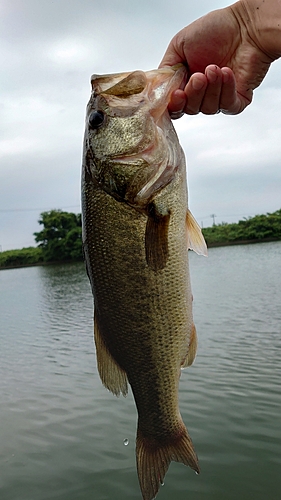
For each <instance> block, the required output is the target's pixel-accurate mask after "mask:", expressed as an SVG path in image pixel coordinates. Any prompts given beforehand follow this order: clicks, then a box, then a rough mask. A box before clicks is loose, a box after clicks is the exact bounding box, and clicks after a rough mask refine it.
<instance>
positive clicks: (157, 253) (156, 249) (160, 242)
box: [145, 203, 170, 272]
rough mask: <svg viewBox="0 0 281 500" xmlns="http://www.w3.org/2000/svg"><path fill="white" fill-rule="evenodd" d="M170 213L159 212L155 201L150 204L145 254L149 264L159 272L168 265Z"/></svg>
mask: <svg viewBox="0 0 281 500" xmlns="http://www.w3.org/2000/svg"><path fill="white" fill-rule="evenodd" d="M169 221H170V214H169V213H168V214H167V215H160V214H157V212H156V208H155V205H154V203H151V204H150V208H149V215H148V218H147V223H146V230H145V254H146V262H147V265H148V266H149V267H150V268H151V269H153V271H155V272H157V271H160V270H161V269H164V267H165V266H166V263H167V260H168V256H169V248H168V231H169Z"/></svg>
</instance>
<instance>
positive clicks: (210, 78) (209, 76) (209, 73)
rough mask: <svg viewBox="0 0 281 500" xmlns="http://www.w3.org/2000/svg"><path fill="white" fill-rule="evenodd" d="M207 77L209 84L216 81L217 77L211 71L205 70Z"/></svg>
mask: <svg viewBox="0 0 281 500" xmlns="http://www.w3.org/2000/svg"><path fill="white" fill-rule="evenodd" d="M207 76H208V80H209V82H210V83H215V82H216V81H217V78H218V75H217V73H216V72H215V71H213V70H212V69H208V70H207Z"/></svg>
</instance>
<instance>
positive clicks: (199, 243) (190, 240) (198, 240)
mask: <svg viewBox="0 0 281 500" xmlns="http://www.w3.org/2000/svg"><path fill="white" fill-rule="evenodd" d="M186 229H187V245H188V248H189V249H190V250H194V252H196V253H198V254H199V255H204V256H205V257H207V255H208V250H207V245H206V241H205V239H204V236H203V234H202V231H201V228H200V226H199V224H198V222H197V221H196V220H195V219H194V217H193V215H192V213H191V212H190V210H187V213H186Z"/></svg>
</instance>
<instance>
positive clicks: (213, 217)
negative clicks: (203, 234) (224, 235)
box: [210, 214, 216, 226]
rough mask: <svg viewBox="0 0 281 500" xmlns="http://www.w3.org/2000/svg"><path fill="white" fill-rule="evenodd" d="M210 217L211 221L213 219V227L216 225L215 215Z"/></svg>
mask: <svg viewBox="0 0 281 500" xmlns="http://www.w3.org/2000/svg"><path fill="white" fill-rule="evenodd" d="M210 217H212V219H213V226H215V225H216V221H215V217H216V214H211V215H210Z"/></svg>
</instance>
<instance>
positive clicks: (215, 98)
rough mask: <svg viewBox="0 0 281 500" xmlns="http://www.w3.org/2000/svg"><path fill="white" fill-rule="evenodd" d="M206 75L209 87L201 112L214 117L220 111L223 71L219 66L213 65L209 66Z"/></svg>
mask: <svg viewBox="0 0 281 500" xmlns="http://www.w3.org/2000/svg"><path fill="white" fill-rule="evenodd" d="M205 75H206V77H207V79H208V85H207V88H206V92H205V95H204V98H203V101H202V104H201V108H200V111H201V112H202V113H204V114H206V115H214V114H215V113H217V112H218V110H219V109H220V99H221V90H222V71H221V69H220V68H219V67H218V66H216V65H214V64H211V65H210V66H207V68H206V70H205Z"/></svg>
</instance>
